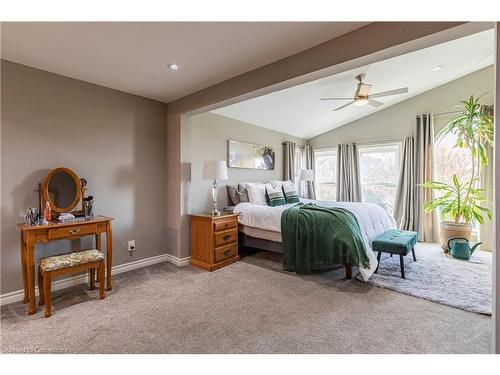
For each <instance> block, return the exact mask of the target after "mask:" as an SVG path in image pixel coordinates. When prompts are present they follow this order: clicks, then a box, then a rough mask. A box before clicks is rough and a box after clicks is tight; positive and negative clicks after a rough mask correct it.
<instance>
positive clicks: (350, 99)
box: [320, 98, 354, 100]
mask: <svg viewBox="0 0 500 375" xmlns="http://www.w3.org/2000/svg"><path fill="white" fill-rule="evenodd" d="M320 100H354V98H321V99H320Z"/></svg>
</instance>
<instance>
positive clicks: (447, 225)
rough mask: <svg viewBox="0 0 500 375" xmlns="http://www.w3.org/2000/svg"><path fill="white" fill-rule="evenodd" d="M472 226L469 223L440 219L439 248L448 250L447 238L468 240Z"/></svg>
mask: <svg viewBox="0 0 500 375" xmlns="http://www.w3.org/2000/svg"><path fill="white" fill-rule="evenodd" d="M471 233H472V227H471V225H470V224H455V223H454V222H452V221H442V222H441V225H440V230H439V237H440V242H441V248H442V249H443V250H444V251H445V252H448V251H450V249H449V248H448V240H449V239H450V238H454V237H462V238H466V239H467V240H469V241H470V238H471Z"/></svg>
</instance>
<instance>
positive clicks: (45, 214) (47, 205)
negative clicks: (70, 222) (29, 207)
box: [43, 202, 52, 221]
mask: <svg viewBox="0 0 500 375" xmlns="http://www.w3.org/2000/svg"><path fill="white" fill-rule="evenodd" d="M43 218H44V219H45V220H47V221H51V220H52V208H50V203H49V202H45V209H44V210H43Z"/></svg>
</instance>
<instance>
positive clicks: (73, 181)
mask: <svg viewBox="0 0 500 375" xmlns="http://www.w3.org/2000/svg"><path fill="white" fill-rule="evenodd" d="M42 191H43V198H44V201H46V202H49V204H50V206H51V208H52V209H53V210H55V211H57V212H71V211H72V210H73V209H74V208H75V207H76V206H77V205H78V203H79V202H80V199H81V183H80V180H79V178H78V176H77V175H76V173H75V172H73V171H72V170H71V169H69V168H64V167H61V168H56V169H53V170H52V171H50V173H49V174H48V175H47V177H46V178H45V182H44V184H43V187H42Z"/></svg>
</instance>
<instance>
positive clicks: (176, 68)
mask: <svg viewBox="0 0 500 375" xmlns="http://www.w3.org/2000/svg"><path fill="white" fill-rule="evenodd" d="M167 68H169V69H170V70H179V68H180V66H179V65H177V64H176V63H170V64H167Z"/></svg>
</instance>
